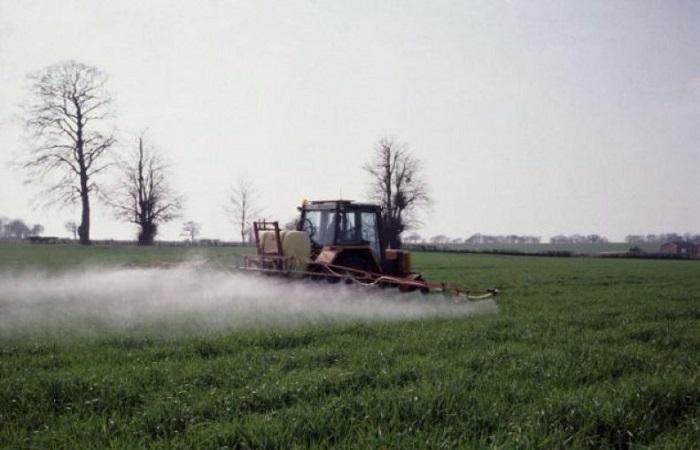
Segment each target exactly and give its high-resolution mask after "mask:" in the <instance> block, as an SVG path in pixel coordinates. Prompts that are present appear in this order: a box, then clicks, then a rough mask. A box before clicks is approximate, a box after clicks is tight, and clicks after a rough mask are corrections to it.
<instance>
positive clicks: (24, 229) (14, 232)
mask: <svg viewBox="0 0 700 450" xmlns="http://www.w3.org/2000/svg"><path fill="white" fill-rule="evenodd" d="M6 231H7V236H8V237H11V238H15V239H24V238H25V237H27V236H29V233H30V232H31V230H30V229H29V227H28V226H27V224H26V223H24V221H23V220H21V219H14V220H12V221H10V223H8V224H7V225H6Z"/></svg>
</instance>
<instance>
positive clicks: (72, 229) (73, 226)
mask: <svg viewBox="0 0 700 450" xmlns="http://www.w3.org/2000/svg"><path fill="white" fill-rule="evenodd" d="M63 227H64V228H65V229H66V231H68V232H69V233H71V234H72V235H73V240H76V239H78V224H77V223H75V222H74V221H72V220H70V221H68V222H66V223H65V224H64V225H63Z"/></svg>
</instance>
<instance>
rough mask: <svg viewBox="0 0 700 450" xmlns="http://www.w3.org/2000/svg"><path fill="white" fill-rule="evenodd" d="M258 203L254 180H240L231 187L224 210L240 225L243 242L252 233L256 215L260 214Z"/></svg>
mask: <svg viewBox="0 0 700 450" xmlns="http://www.w3.org/2000/svg"><path fill="white" fill-rule="evenodd" d="M256 203H257V194H256V192H255V188H254V187H253V182H252V181H250V180H239V181H238V183H236V185H235V186H233V187H232V188H231V192H230V193H229V197H228V201H227V203H226V205H225V207H224V210H225V211H226V213H227V214H228V215H229V217H230V219H231V221H232V222H233V223H234V224H235V225H236V226H237V227H238V231H239V232H240V236H241V243H244V244H245V242H246V236H247V235H249V234H250V233H249V230H250V227H251V223H252V222H253V220H255V216H257V215H259V214H260V211H261V210H260V209H259V208H258V207H257V205H256Z"/></svg>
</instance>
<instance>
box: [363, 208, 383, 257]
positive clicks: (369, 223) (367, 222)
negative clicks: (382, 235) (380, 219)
mask: <svg viewBox="0 0 700 450" xmlns="http://www.w3.org/2000/svg"><path fill="white" fill-rule="evenodd" d="M361 219H362V220H361V222H362V227H361V228H362V240H364V241H367V242H368V243H369V246H370V247H371V248H372V250H373V251H374V253H375V255H376V256H377V259H379V255H380V254H381V252H380V249H379V230H377V225H378V224H377V214H376V213H373V212H363V213H362V215H361Z"/></svg>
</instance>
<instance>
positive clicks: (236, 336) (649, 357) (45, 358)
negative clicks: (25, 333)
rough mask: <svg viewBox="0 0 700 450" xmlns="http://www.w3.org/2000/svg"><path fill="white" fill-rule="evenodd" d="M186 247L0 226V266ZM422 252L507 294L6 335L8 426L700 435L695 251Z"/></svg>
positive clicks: (113, 430) (290, 434) (173, 432)
mask: <svg viewBox="0 0 700 450" xmlns="http://www.w3.org/2000/svg"><path fill="white" fill-rule="evenodd" d="M200 251H201V252H212V253H207V254H214V255H223V254H224V253H225V252H226V251H227V249H202V250H195V252H197V253H198V252H200ZM228 251H230V249H228ZM187 252H190V253H187ZM191 252H192V250H185V249H176V248H156V249H138V248H128V247H121V248H109V247H105V248H97V247H96V248H89V249H83V248H78V247H72V246H66V247H60V246H55V247H51V246H45V247H44V246H0V271H5V272H7V271H12V270H18V269H22V270H29V269H30V268H33V267H37V266H39V267H41V268H42V269H43V270H54V271H58V270H63V269H66V268H70V267H73V266H74V265H80V264H88V263H90V264H92V263H94V262H99V263H100V264H105V265H109V264H127V263H138V264H147V263H152V262H162V261H165V262H174V261H178V260H182V259H183V258H187V257H189V256H191V255H192V253H191ZM414 256H415V264H416V266H417V268H418V269H420V270H421V271H423V272H424V273H425V275H426V276H427V277H429V278H430V279H433V280H437V281H446V282H452V283H457V284H460V285H463V286H497V287H499V288H500V289H501V291H502V295H501V297H500V298H499V300H498V303H499V307H500V311H499V313H498V314H496V315H490V316H480V317H467V318H452V319H431V320H421V321H404V322H386V323H382V322H380V323H371V324H367V323H350V324H343V325H338V324H336V325H327V326H317V327H305V328H298V329H285V330H279V329H257V330H247V331H238V332H226V333H209V334H195V335H191V336H177V337H172V336H171V337H164V336H162V335H159V334H158V332H157V330H153V332H152V333H145V334H144V333H142V334H139V335H128V334H124V335H114V334H110V335H104V336H95V337H90V338H79V339H67V340H58V341H49V340H45V339H43V338H41V337H38V336H37V337H36V338H33V339H5V340H4V341H0V445H1V446H3V447H5V448H142V447H149V448H335V447H341V448H485V447H487V448H488V447H490V448H591V449H593V448H596V449H597V448H615V449H628V448H659V449H660V448H688V449H690V448H697V447H698V442H700V379H699V378H698V377H699V374H700V354H699V352H698V349H700V263H698V262H693V261H650V260H599V259H589V258H540V257H531V258H518V257H504V256H485V255H464V254H438V253H418V254H416V255H414ZM1 295H2V294H1V293H0V296H1ZM67 334H69V335H70V331H67Z"/></svg>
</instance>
